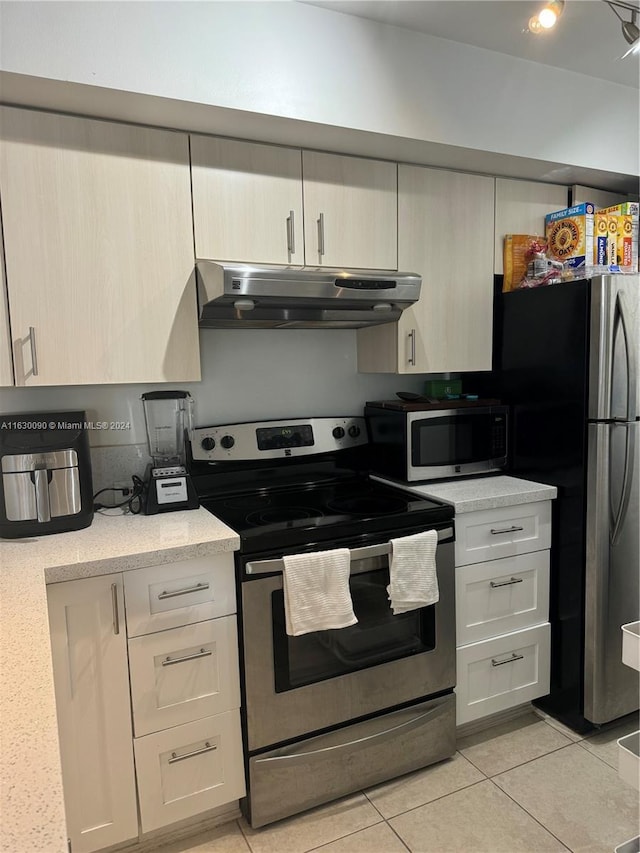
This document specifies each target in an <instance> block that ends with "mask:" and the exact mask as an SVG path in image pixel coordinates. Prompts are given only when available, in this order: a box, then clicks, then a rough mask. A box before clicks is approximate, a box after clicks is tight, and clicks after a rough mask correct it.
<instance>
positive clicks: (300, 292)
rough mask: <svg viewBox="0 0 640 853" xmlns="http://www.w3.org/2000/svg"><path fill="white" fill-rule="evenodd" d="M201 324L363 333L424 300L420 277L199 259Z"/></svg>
mask: <svg viewBox="0 0 640 853" xmlns="http://www.w3.org/2000/svg"><path fill="white" fill-rule="evenodd" d="M196 279H197V283H198V305H199V310H200V326H202V327H205V328H214V329H225V328H245V329H267V328H271V329H300V328H323V329H327V328H333V329H358V328H361V327H363V326H378V325H381V324H382V323H391V322H393V321H394V320H397V319H398V317H399V316H400V315H401V314H402V312H403V310H404V309H405V308H407V307H408V306H409V305H413V303H414V302H417V301H418V299H419V297H420V285H421V278H420V276H419V275H417V274H416V273H400V272H398V273H396V272H389V271H384V272H380V271H376V270H349V271H344V270H331V269H326V268H314V269H307V268H291V267H266V266H265V267H254V266H248V265H240V264H236V265H226V264H218V263H215V262H214V261H196Z"/></svg>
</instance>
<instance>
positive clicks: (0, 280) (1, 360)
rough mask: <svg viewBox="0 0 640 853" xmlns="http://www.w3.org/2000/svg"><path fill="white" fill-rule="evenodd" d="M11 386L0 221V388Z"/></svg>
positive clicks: (7, 314) (9, 336) (9, 344)
mask: <svg viewBox="0 0 640 853" xmlns="http://www.w3.org/2000/svg"><path fill="white" fill-rule="evenodd" d="M5 385H13V358H12V356H11V334H10V331H9V309H8V306H7V283H6V279H5V274H4V245H3V241H2V227H1V219H0V387H2V386H5Z"/></svg>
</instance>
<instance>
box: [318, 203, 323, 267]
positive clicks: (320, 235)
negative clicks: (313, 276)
mask: <svg viewBox="0 0 640 853" xmlns="http://www.w3.org/2000/svg"><path fill="white" fill-rule="evenodd" d="M318 254H319V255H320V257H322V256H323V255H324V213H321V214H320V216H319V217H318Z"/></svg>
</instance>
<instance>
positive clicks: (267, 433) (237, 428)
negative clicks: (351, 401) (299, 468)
mask: <svg viewBox="0 0 640 853" xmlns="http://www.w3.org/2000/svg"><path fill="white" fill-rule="evenodd" d="M366 443H367V430H366V426H365V420H364V418H356V417H346V418H309V419H304V420H303V419H301V418H289V419H288V420H284V421H256V422H252V423H244V424H222V425H221V426H211V427H196V429H194V430H192V431H191V453H192V456H193V458H194V459H195V460H198V461H204V462H222V461H236V462H239V461H243V460H251V459H282V458H284V457H288V456H308V455H311V454H314V453H329V452H331V451H334V450H341V449H343V448H347V447H356V446H357V445H359V444H366Z"/></svg>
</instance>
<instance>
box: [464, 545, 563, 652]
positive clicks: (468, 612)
mask: <svg viewBox="0 0 640 853" xmlns="http://www.w3.org/2000/svg"><path fill="white" fill-rule="evenodd" d="M548 618H549V551H534V552H533V553H532V554H520V555H519V556H517V557H504V558H503V559H502V560H491V561H490V562H487V563H473V564H471V565H468V566H461V567H460V568H458V569H456V644H457V645H458V646H464V645H467V644H468V643H477V642H479V641H480V640H488V639H490V638H491V637H496V636H498V635H500V634H508V633H509V632H511V631H517V630H519V629H521V628H527V627H529V626H530V625H539V624H540V623H542V622H546V621H547V620H548Z"/></svg>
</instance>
